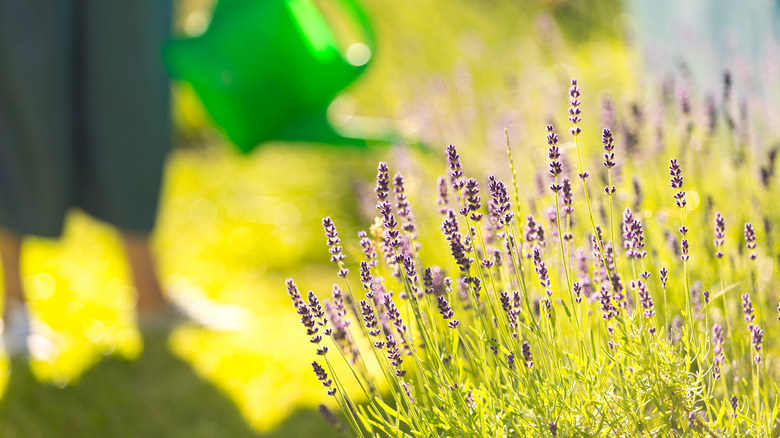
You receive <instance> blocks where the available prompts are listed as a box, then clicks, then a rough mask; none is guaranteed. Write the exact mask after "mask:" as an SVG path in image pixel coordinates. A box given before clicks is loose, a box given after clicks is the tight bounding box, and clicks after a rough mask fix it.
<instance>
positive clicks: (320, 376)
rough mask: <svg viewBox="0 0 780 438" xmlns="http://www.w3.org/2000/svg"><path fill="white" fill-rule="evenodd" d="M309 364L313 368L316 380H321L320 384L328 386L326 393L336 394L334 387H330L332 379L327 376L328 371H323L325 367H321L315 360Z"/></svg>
mask: <svg viewBox="0 0 780 438" xmlns="http://www.w3.org/2000/svg"><path fill="white" fill-rule="evenodd" d="M311 366H312V368H313V369H314V374H315V375H316V376H317V380H319V381H320V382H322V386H324V387H326V388H328V390H327V394H328V395H336V388H331V386H332V385H333V380H331V379H330V378H329V377H328V373H327V372H325V368H323V367H322V366H321V365H320V364H318V363H317V362H316V361H314V362H312V363H311Z"/></svg>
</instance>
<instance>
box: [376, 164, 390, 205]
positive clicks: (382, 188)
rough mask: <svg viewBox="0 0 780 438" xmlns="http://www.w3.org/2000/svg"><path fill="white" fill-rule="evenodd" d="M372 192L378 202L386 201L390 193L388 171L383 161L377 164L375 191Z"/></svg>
mask: <svg viewBox="0 0 780 438" xmlns="http://www.w3.org/2000/svg"><path fill="white" fill-rule="evenodd" d="M374 191H375V192H376V197H377V198H378V199H379V201H380V202H381V201H384V200H386V199H387V196H388V194H389V193H390V169H389V168H388V167H387V163H385V162H384V161H381V162H379V167H378V168H377V173H376V189H375V190H374Z"/></svg>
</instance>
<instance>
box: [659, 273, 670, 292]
mask: <svg viewBox="0 0 780 438" xmlns="http://www.w3.org/2000/svg"><path fill="white" fill-rule="evenodd" d="M667 274H669V271H667V270H666V268H661V277H660V279H661V285H662V287H663V288H664V289H666V281H667V280H668V279H669V277H668V276H667Z"/></svg>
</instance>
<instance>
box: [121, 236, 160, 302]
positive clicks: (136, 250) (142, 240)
mask: <svg viewBox="0 0 780 438" xmlns="http://www.w3.org/2000/svg"><path fill="white" fill-rule="evenodd" d="M121 234H122V242H123V244H124V248H125V254H126V255H127V262H128V265H129V266H130V275H132V278H133V283H134V284H135V288H136V290H137V291H138V292H137V293H138V314H139V316H142V315H143V314H152V313H157V312H161V311H163V310H164V309H165V308H166V305H167V302H166V300H165V298H164V297H163V294H162V288H161V287H160V281H159V278H158V276H157V268H156V264H155V260H154V255H153V254H152V251H151V247H150V245H149V236H148V235H146V234H138V233H132V232H128V231H122V232H121Z"/></svg>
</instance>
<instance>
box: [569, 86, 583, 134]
mask: <svg viewBox="0 0 780 438" xmlns="http://www.w3.org/2000/svg"><path fill="white" fill-rule="evenodd" d="M579 99H580V87H578V86H577V79H572V80H571V88H569V105H570V107H569V122H571V128H569V132H570V133H571V135H573V136H575V137H576V136H578V135H580V133H581V132H582V129H580V127H579V126H577V124H578V123H580V121H581V120H582V118H581V117H580V114H582V110H580V103H581V102H580V100H579Z"/></svg>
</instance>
